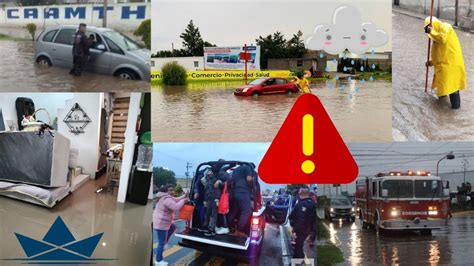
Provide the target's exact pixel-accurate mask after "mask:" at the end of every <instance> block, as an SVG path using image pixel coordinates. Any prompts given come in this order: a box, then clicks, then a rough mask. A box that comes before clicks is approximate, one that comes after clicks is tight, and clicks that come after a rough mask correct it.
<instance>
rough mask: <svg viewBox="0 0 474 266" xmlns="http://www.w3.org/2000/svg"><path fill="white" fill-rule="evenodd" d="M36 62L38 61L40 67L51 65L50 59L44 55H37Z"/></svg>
mask: <svg viewBox="0 0 474 266" xmlns="http://www.w3.org/2000/svg"><path fill="white" fill-rule="evenodd" d="M36 63H38V65H39V66H40V67H50V66H51V65H52V64H51V61H50V60H49V58H47V57H46V56H40V57H38V59H37V60H36Z"/></svg>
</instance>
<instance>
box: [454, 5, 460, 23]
mask: <svg viewBox="0 0 474 266" xmlns="http://www.w3.org/2000/svg"><path fill="white" fill-rule="evenodd" d="M458 11H459V0H456V3H455V4H454V26H455V27H457V26H458V19H459V17H458V16H459V13H458Z"/></svg>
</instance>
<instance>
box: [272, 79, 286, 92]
mask: <svg viewBox="0 0 474 266" xmlns="http://www.w3.org/2000/svg"><path fill="white" fill-rule="evenodd" d="M286 90H287V81H286V80H285V79H279V78H277V79H275V92H286Z"/></svg>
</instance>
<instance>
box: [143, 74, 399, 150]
mask: <svg viewBox="0 0 474 266" xmlns="http://www.w3.org/2000/svg"><path fill="white" fill-rule="evenodd" d="M240 85H242V84H241V83H240V82H217V83H203V84H199V85H196V84H190V85H188V86H187V87H164V88H162V87H155V88H152V92H153V93H152V97H153V107H152V112H153V117H152V118H153V126H152V130H153V138H154V141H160V142H179V141H183V142H186V141H189V140H193V141H244V142H248V141H272V140H273V138H274V136H275V135H276V133H277V131H278V129H279V128H280V126H281V124H282V123H283V121H284V119H285V118H286V116H287V115H288V112H289V111H290V109H291V107H292V106H293V104H294V102H295V100H296V98H297V97H298V96H299V95H300V94H299V93H298V94H292V95H287V94H278V95H262V96H255V97H252V96H249V97H239V96H234V95H233V91H234V90H235V88H236V87H238V86H240ZM311 90H312V92H313V93H314V94H315V95H317V96H318V97H319V98H320V100H321V102H322V103H323V105H324V107H325V108H326V111H327V112H328V114H329V115H330V117H331V119H332V121H333V123H334V124H335V126H336V128H337V129H338V131H339V133H340V134H341V136H342V137H343V139H344V140H345V141H347V142H354V141H371V142H377V141H391V139H392V135H391V134H392V125H391V124H392V123H391V122H392V119H391V117H392V114H391V110H392V101H391V95H392V94H391V83H390V82H387V81H366V82H361V81H357V80H352V81H348V80H339V81H336V80H330V81H318V82H315V83H312V84H311ZM295 134H298V133H295Z"/></svg>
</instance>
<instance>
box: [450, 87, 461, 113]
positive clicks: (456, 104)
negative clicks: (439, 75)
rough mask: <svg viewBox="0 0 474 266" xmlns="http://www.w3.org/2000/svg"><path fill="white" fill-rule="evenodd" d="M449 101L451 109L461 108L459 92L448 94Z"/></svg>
mask: <svg viewBox="0 0 474 266" xmlns="http://www.w3.org/2000/svg"><path fill="white" fill-rule="evenodd" d="M449 101H450V102H451V108H453V109H459V108H460V107H461V94H460V93H459V91H456V92H453V93H451V94H449Z"/></svg>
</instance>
